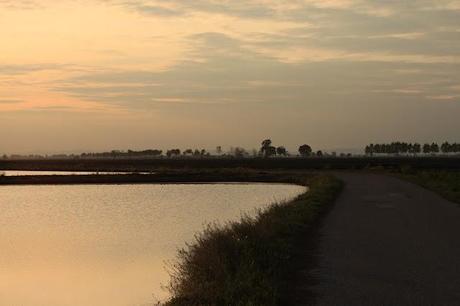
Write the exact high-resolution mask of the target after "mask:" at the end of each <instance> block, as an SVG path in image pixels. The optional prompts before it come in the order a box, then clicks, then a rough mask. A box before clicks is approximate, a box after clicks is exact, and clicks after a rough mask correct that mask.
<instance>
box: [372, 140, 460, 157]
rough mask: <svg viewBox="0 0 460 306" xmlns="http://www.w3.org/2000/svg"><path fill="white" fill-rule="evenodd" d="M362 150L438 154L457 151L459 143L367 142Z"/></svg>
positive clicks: (395, 153)
mask: <svg viewBox="0 0 460 306" xmlns="http://www.w3.org/2000/svg"><path fill="white" fill-rule="evenodd" d="M364 152H365V153H366V155H374V154H394V155H397V154H413V155H416V154H420V153H424V154H438V153H439V152H442V153H444V154H448V153H459V152H460V144H458V143H449V142H447V141H446V142H444V143H442V144H441V146H439V145H438V144H437V143H435V142H433V143H431V144H430V143H425V144H423V146H422V145H421V144H419V143H407V142H399V141H398V142H392V143H381V144H372V143H371V144H369V145H367V146H366V147H365V149H364Z"/></svg>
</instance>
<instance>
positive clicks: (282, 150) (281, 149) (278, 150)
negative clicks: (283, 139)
mask: <svg viewBox="0 0 460 306" xmlns="http://www.w3.org/2000/svg"><path fill="white" fill-rule="evenodd" d="M276 154H278V155H280V156H286V155H287V151H286V148H285V147H283V146H281V147H278V148H276Z"/></svg>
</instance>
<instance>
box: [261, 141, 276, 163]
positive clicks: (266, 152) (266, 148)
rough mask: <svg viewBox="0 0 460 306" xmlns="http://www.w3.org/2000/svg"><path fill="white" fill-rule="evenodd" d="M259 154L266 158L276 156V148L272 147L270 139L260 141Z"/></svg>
mask: <svg viewBox="0 0 460 306" xmlns="http://www.w3.org/2000/svg"><path fill="white" fill-rule="evenodd" d="M260 153H262V155H263V156H264V157H266V158H267V157H270V156H272V155H276V148H275V147H273V146H272V141H271V140H270V139H265V140H264V141H262V147H261V148H260Z"/></svg>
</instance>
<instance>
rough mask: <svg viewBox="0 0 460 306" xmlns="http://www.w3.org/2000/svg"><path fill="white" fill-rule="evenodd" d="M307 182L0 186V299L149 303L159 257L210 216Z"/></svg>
mask: <svg viewBox="0 0 460 306" xmlns="http://www.w3.org/2000/svg"><path fill="white" fill-rule="evenodd" d="M304 191H305V188H303V187H300V186H292V185H274V184H215V185H121V186H116V185H79V186H0V225H1V226H0V250H1V251H0V304H1V305H24V306H28V305H32V306H42V305H43V306H45V305H46V306H58V305H59V306H66V305H69V306H70V305H72V306H74V305H78V306H80V305H81V306H91V305H94V306H96V305H97V306H104V305H110V306H128V305H129V306H132V305H148V303H151V302H153V301H154V300H155V298H159V299H164V298H165V297H167V292H165V291H164V290H162V289H161V284H166V283H167V281H168V274H167V272H166V271H165V264H164V262H165V261H166V260H172V259H174V258H175V254H176V250H177V248H179V247H181V246H183V245H184V242H185V241H192V240H193V236H194V234H195V233H196V232H197V231H199V230H201V229H202V228H203V225H204V224H205V223H207V222H211V221H215V220H218V221H220V222H225V221H227V220H235V219H237V218H238V217H239V216H240V215H241V213H242V212H248V213H254V212H255V209H256V208H260V207H264V206H266V205H267V204H268V203H270V202H273V201H276V200H278V201H281V200H284V199H289V198H293V197H294V196H296V195H298V194H299V193H302V192H304Z"/></svg>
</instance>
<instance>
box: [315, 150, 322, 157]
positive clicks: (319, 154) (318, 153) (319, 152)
mask: <svg viewBox="0 0 460 306" xmlns="http://www.w3.org/2000/svg"><path fill="white" fill-rule="evenodd" d="M316 156H318V157H323V156H324V154H323V151H321V150H319V151H318V152H316Z"/></svg>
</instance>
